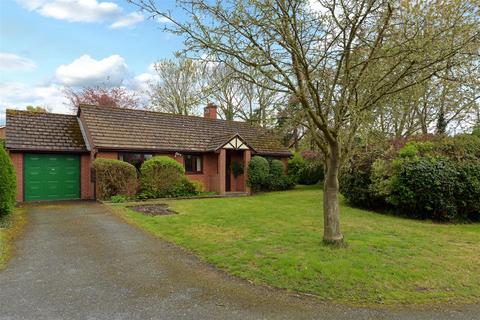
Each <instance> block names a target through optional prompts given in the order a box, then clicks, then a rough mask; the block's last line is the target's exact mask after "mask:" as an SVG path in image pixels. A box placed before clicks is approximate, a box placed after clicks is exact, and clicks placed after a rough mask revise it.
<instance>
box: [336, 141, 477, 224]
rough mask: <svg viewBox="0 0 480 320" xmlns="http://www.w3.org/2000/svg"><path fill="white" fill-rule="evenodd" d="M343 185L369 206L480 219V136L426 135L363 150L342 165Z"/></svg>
mask: <svg viewBox="0 0 480 320" xmlns="http://www.w3.org/2000/svg"><path fill="white" fill-rule="evenodd" d="M397 146H399V147H397ZM340 191H341V192H342V194H343V195H344V196H345V198H346V199H347V201H348V202H350V203H351V204H353V205H356V206H360V207H364V208H373V209H375V208H379V207H382V208H386V209H387V210H389V211H391V212H393V213H397V214H399V215H403V216H407V217H411V218H417V219H432V220H437V221H449V222H465V221H480V200H479V199H480V139H479V138H478V137H475V136H473V135H459V136H455V137H445V136H439V137H429V138H424V137H423V138H421V139H419V140H416V141H415V140H413V141H406V142H405V143H401V144H392V147H391V148H390V149H388V150H386V151H381V150H378V149H377V150H375V149H373V150H372V149H369V151H368V152H366V151H364V152H361V153H358V154H357V155H356V156H355V157H354V158H353V160H352V161H351V163H350V164H349V165H348V166H347V167H346V168H345V169H344V170H342V173H341V179H340Z"/></svg>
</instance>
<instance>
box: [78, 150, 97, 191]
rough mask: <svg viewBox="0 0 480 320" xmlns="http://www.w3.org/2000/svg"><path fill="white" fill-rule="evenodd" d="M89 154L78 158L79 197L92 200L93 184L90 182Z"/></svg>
mask: <svg viewBox="0 0 480 320" xmlns="http://www.w3.org/2000/svg"><path fill="white" fill-rule="evenodd" d="M90 170H91V167H90V154H82V155H81V156H80V197H81V198H82V199H93V197H94V195H93V188H94V184H93V183H92V182H91V181H90Z"/></svg>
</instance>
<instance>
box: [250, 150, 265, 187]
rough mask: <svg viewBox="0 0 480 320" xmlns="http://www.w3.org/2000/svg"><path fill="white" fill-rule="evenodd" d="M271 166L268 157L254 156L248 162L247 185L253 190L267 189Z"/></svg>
mask: <svg viewBox="0 0 480 320" xmlns="http://www.w3.org/2000/svg"><path fill="white" fill-rule="evenodd" d="M269 178H270V168H269V164H268V161H267V159H265V158H263V157H260V156H254V157H253V158H252V159H251V160H250V162H249V163H248V171H247V185H248V186H249V187H250V188H252V191H253V192H258V191H261V190H267V189H268V186H269V181H268V180H269Z"/></svg>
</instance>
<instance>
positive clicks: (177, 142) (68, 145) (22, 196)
mask: <svg viewBox="0 0 480 320" xmlns="http://www.w3.org/2000/svg"><path fill="white" fill-rule="evenodd" d="M6 118H7V123H6V147H7V150H8V151H9V153H10V156H11V158H12V161H13V163H14V166H15V169H16V174H17V200H18V201H19V202H22V201H38V200H59V199H95V177H94V174H93V171H92V169H91V164H92V161H93V160H94V159H95V158H110V159H118V160H123V161H126V162H129V163H132V164H133V165H135V166H136V167H137V168H139V167H140V165H141V164H142V162H143V161H144V160H145V159H148V158H150V157H152V156H155V155H166V156H169V157H172V158H173V159H175V160H177V161H178V162H180V163H182V164H183V165H184V167H185V171H186V176H187V177H188V178H189V179H191V180H197V181H200V182H201V183H202V184H203V186H204V188H205V190H206V191H215V192H218V193H220V194H225V193H227V192H247V193H248V192H249V189H248V187H247V185H246V181H245V176H246V168H247V166H248V162H249V161H250V158H251V157H252V155H261V156H264V157H270V158H277V159H282V160H283V161H286V160H287V159H288V157H289V156H290V152H289V151H288V149H286V148H285V147H284V146H282V144H281V143H280V141H279V139H278V138H277V137H275V136H274V135H273V134H272V133H271V132H269V131H267V130H265V129H262V128H257V127H253V126H251V125H249V124H247V123H245V122H238V121H225V120H220V119H217V108H216V106H215V105H213V104H209V105H207V107H205V109H204V116H203V117H196V116H180V115H173V114H167V113H160V112H153V111H145V110H133V109H119V108H108V107H98V106H90V105H82V106H81V107H80V108H79V109H78V112H77V114H76V115H64V114H53V113H38V112H29V111H18V110H7V115H6ZM234 165H235V166H237V167H238V165H242V166H243V170H244V172H243V174H240V175H238V176H237V177H234V175H233V173H232V170H231V168H232V166H234Z"/></svg>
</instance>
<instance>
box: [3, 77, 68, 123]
mask: <svg viewBox="0 0 480 320" xmlns="http://www.w3.org/2000/svg"><path fill="white" fill-rule="evenodd" d="M67 102H68V101H67V99H66V98H65V95H64V93H63V87H61V86H58V85H55V84H51V85H36V86H35V85H34V86H30V85H26V84H24V83H19V82H6V83H0V124H1V123H5V109H7V108H9V109H25V107H26V106H28V105H34V106H43V107H46V108H48V109H49V110H50V111H52V112H55V113H68V112H70V111H71V110H70V109H69V107H68V106H67V104H66V103H67Z"/></svg>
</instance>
